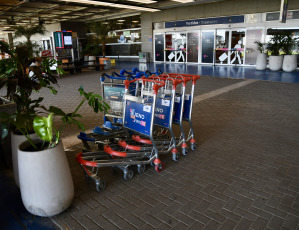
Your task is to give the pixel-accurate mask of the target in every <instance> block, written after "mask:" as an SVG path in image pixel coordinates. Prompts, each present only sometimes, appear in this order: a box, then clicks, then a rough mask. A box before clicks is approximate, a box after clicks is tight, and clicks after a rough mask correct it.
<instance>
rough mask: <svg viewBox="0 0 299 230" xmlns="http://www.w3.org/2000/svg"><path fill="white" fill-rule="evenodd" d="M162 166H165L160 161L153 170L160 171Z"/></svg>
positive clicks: (162, 168)
mask: <svg viewBox="0 0 299 230" xmlns="http://www.w3.org/2000/svg"><path fill="white" fill-rule="evenodd" d="M164 168H165V164H164V163H163V162H161V163H159V164H157V165H156V166H155V170H156V171H157V172H162V171H163V170H164Z"/></svg>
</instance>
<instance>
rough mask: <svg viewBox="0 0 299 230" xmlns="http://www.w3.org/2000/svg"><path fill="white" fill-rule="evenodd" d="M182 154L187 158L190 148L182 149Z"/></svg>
mask: <svg viewBox="0 0 299 230" xmlns="http://www.w3.org/2000/svg"><path fill="white" fill-rule="evenodd" d="M182 154H183V155H185V156H186V155H187V154H188V148H187V147H185V148H182Z"/></svg>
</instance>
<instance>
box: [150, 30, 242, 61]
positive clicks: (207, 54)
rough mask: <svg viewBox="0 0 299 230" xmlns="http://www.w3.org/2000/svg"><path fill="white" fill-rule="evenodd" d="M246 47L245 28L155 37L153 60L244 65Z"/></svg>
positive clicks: (178, 33) (157, 35)
mask: <svg viewBox="0 0 299 230" xmlns="http://www.w3.org/2000/svg"><path fill="white" fill-rule="evenodd" d="M163 35H164V36H163ZM163 38H164V42H162V41H161V39H163ZM162 46H164V50H163V54H162V52H161V51H162ZM245 46H246V30H245V29H216V30H202V31H192V32H186V33H182V32H172V33H165V34H156V35H155V61H164V62H175V63H203V64H205V63H206V64H227V65H244V64H245Z"/></svg>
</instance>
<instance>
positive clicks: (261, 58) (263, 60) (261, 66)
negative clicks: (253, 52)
mask: <svg viewBox="0 0 299 230" xmlns="http://www.w3.org/2000/svg"><path fill="white" fill-rule="evenodd" d="M255 68H256V69H257V70H265V69H266V68H267V54H265V53H259V54H258V55H257V58H256V65H255Z"/></svg>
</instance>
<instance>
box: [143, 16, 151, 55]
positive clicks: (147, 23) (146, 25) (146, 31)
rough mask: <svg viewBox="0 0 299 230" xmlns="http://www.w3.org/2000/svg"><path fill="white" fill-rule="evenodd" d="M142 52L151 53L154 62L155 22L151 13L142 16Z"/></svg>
mask: <svg viewBox="0 0 299 230" xmlns="http://www.w3.org/2000/svg"><path fill="white" fill-rule="evenodd" d="M141 42H142V44H141V51H142V52H148V53H150V59H151V61H152V60H153V20H152V14H151V13H142V14H141Z"/></svg>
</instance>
